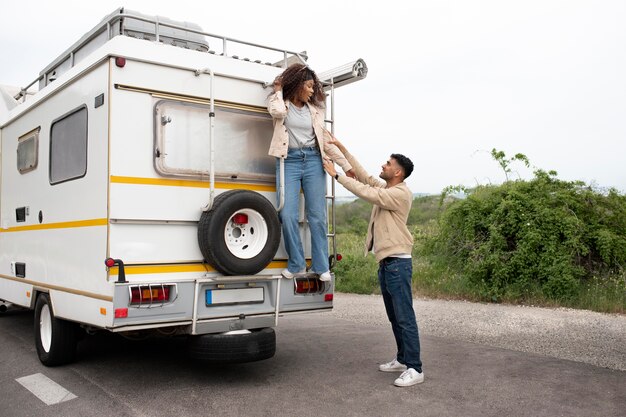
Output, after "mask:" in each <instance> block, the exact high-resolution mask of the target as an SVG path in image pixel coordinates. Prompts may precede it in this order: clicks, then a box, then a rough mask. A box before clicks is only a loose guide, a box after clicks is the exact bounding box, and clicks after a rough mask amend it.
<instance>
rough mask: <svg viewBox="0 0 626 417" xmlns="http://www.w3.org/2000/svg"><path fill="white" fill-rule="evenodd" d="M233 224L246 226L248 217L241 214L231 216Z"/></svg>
mask: <svg viewBox="0 0 626 417" xmlns="http://www.w3.org/2000/svg"><path fill="white" fill-rule="evenodd" d="M233 223H236V224H248V215H247V214H243V213H237V214H235V215H234V216H233Z"/></svg>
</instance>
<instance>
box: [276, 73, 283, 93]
mask: <svg viewBox="0 0 626 417" xmlns="http://www.w3.org/2000/svg"><path fill="white" fill-rule="evenodd" d="M282 89H283V82H282V80H281V79H280V75H279V76H278V77H276V78H274V92H275V93H276V92H277V91H280V90H282Z"/></svg>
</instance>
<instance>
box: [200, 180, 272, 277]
mask: <svg viewBox="0 0 626 417" xmlns="http://www.w3.org/2000/svg"><path fill="white" fill-rule="evenodd" d="M198 244H199V245H200V251H201V252H202V255H203V256H204V259H205V260H206V261H207V262H208V263H209V265H211V266H212V267H214V268H215V269H216V270H218V271H219V272H221V273H222V274H225V275H252V274H256V273H257V272H259V271H261V270H263V268H265V267H266V266H267V265H268V264H269V263H270V262H271V261H272V259H274V255H275V254H276V251H277V250H278V245H279V244H280V222H279V221H278V215H277V214H276V209H275V208H274V206H273V205H272V203H270V202H269V201H268V200H267V199H266V198H265V197H263V196H262V195H261V194H259V193H255V192H253V191H248V190H231V191H227V192H225V193H222V194H220V195H218V196H217V197H216V198H215V200H214V201H213V207H212V208H211V210H209V211H206V212H204V213H202V216H201V217H200V222H199V224H198Z"/></svg>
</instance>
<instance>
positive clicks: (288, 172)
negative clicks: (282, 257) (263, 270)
mask: <svg viewBox="0 0 626 417" xmlns="http://www.w3.org/2000/svg"><path fill="white" fill-rule="evenodd" d="M303 167H304V158H302V155H301V152H300V151H299V150H290V151H289V153H288V154H287V158H286V159H285V204H284V206H283V209H282V210H281V211H280V214H279V217H280V221H281V223H282V229H283V239H284V242H285V249H286V250H287V256H288V257H289V259H288V260H287V269H288V270H289V272H291V273H298V272H301V271H304V270H305V269H306V263H305V260H304V250H303V249H302V241H301V239H300V225H299V222H298V220H299V219H298V217H299V211H300V204H299V202H300V201H299V200H300V187H301V184H302V173H303ZM276 189H277V191H278V192H280V160H278V159H277V160H276Z"/></svg>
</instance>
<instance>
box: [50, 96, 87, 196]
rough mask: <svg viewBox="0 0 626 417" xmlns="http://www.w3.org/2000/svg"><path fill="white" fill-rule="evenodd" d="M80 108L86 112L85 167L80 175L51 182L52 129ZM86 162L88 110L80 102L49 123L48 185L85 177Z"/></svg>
mask: <svg viewBox="0 0 626 417" xmlns="http://www.w3.org/2000/svg"><path fill="white" fill-rule="evenodd" d="M82 110H84V111H85V112H86V113H85V136H84V138H85V169H84V171H83V173H82V174H81V175H77V176H73V177H68V178H64V179H62V180H59V181H54V182H53V181H52V141H53V136H52V131H53V129H54V126H55V125H56V124H57V123H59V122H61V121H63V120H66V119H67V118H69V117H71V116H72V115H74V114H77V113H78V112H80V111H82ZM88 162H89V110H88V108H87V105H86V104H82V105H81V106H78V107H76V108H74V109H73V110H70V111H69V112H67V113H65V114H64V115H62V116H60V117H58V118H56V119H54V120H53V121H52V123H50V139H49V150H48V181H49V183H50V185H57V184H62V183H64V182H68V181H73V180H77V179H80V178H83V177H85V175H87V169H88Z"/></svg>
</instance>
